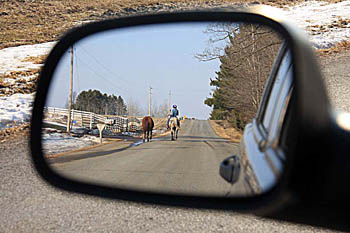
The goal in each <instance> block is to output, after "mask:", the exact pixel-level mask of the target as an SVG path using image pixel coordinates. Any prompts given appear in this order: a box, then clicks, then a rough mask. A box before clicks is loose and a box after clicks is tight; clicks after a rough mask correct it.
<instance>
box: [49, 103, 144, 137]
mask: <svg viewBox="0 0 350 233" xmlns="http://www.w3.org/2000/svg"><path fill="white" fill-rule="evenodd" d="M44 118H45V119H46V120H50V121H55V122H58V123H62V124H67V119H68V109H65V108H54V107H45V108H44ZM71 119H72V125H73V126H76V127H85V128H90V129H93V128H96V125H97V124H99V123H102V124H106V129H107V130H110V131H112V132H135V131H138V130H141V124H142V118H139V117H122V116H115V115H99V114H95V113H93V112H86V111H78V110H74V109H73V110H72V111H71Z"/></svg>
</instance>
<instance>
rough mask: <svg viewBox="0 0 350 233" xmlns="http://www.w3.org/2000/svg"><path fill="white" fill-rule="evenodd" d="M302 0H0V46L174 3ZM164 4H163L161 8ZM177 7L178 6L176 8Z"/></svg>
mask: <svg viewBox="0 0 350 233" xmlns="http://www.w3.org/2000/svg"><path fill="white" fill-rule="evenodd" d="M326 1H327V2H340V0H326ZM300 2H303V1H302V0H247V1H242V0H215V1H213V0H138V1H136V0H94V1H92V0H75V1H71V0H46V1H44V0H6V1H4V0H0V3H1V4H0V25H1V30H0V49H2V48H6V47H12V46H18V45H24V44H36V43H43V42H48V41H55V40H57V39H58V38H59V37H60V36H61V35H62V34H63V33H64V32H65V31H67V30H68V29H69V28H72V27H73V26H74V25H76V24H77V23H79V22H81V21H85V20H99V19H105V18H108V17H119V16H122V15H131V14H137V13H140V12H142V11H148V12H152V11H158V10H159V9H163V10H167V9H168V8H169V9H174V8H175V9H176V8H178V5H181V6H183V5H185V6H190V7H191V6H193V8H196V7H198V6H200V5H201V4H202V5H205V6H206V7H210V6H214V5H215V4H216V5H217V4H227V3H229V4H238V3H255V4H267V5H273V6H277V7H283V6H285V5H293V4H296V3H300ZM163 6H166V7H163ZM179 9H180V8H179Z"/></svg>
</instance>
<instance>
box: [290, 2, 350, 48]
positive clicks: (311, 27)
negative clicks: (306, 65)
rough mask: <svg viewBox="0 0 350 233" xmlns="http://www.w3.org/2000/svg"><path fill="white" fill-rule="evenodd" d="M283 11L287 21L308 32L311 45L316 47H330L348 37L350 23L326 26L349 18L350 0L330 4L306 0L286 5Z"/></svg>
mask: <svg viewBox="0 0 350 233" xmlns="http://www.w3.org/2000/svg"><path fill="white" fill-rule="evenodd" d="M284 13H285V16H286V17H287V18H288V20H289V21H291V22H292V23H294V24H296V25H297V26H298V27H300V28H301V29H303V30H304V31H305V32H307V33H308V35H309V39H310V41H311V43H312V45H313V46H314V47H315V48H317V49H319V48H330V47H332V46H333V45H335V44H337V43H339V42H341V41H343V40H349V39H350V23H347V24H344V25H342V26H341V27H339V25H338V26H336V25H335V26H333V27H328V26H329V25H332V24H335V23H337V22H339V20H348V19H350V1H343V2H339V3H332V4H330V3H327V2H322V1H307V2H304V3H301V4H299V5H295V6H291V7H286V9H284ZM320 26H324V27H322V28H321V27H320Z"/></svg>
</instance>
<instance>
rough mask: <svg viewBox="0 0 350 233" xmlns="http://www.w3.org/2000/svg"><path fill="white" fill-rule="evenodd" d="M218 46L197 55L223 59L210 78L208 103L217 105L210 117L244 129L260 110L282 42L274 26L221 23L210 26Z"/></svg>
mask: <svg viewBox="0 0 350 233" xmlns="http://www.w3.org/2000/svg"><path fill="white" fill-rule="evenodd" d="M206 33H209V34H210V35H211V38H210V40H209V42H210V43H211V44H212V45H213V46H214V45H215V44H218V43H219V42H223V41H225V42H226V44H225V46H221V47H220V46H216V47H215V46H214V47H212V48H208V49H206V50H205V51H204V52H203V53H202V54H197V55H196V57H197V58H198V59H199V60H200V61H210V60H213V59H219V60H220V63H221V64H220V70H219V71H217V72H216V76H215V77H214V78H213V79H210V85H211V86H212V87H214V90H213V92H212V93H211V97H208V98H206V99H205V101H204V103H205V104H206V105H208V106H210V107H213V109H212V112H211V114H210V119H213V120H228V121H229V122H230V123H231V124H232V125H233V126H234V127H235V128H237V129H239V130H242V129H243V128H244V126H245V125H246V124H247V123H248V122H250V121H251V120H252V119H253V118H254V117H255V116H256V113H257V110H258V107H259V104H260V100H261V97H262V95H263V91H264V87H265V84H266V81H267V79H268V77H269V74H270V72H271V69H272V65H273V62H274V60H275V58H276V56H277V54H278V50H279V48H280V46H281V44H282V39H281V37H280V36H279V35H278V34H277V33H276V32H274V31H273V30H272V29H270V28H267V27H264V26H262V25H257V24H227V23H218V24H215V25H211V26H209V27H208V28H207V30H206Z"/></svg>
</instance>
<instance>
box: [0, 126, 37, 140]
mask: <svg viewBox="0 0 350 233" xmlns="http://www.w3.org/2000/svg"><path fill="white" fill-rule="evenodd" d="M29 128H30V123H25V124H21V125H13V126H12V127H11V128H6V129H3V130H0V143H1V142H5V141H7V140H13V139H16V138H18V137H21V136H28V135H29Z"/></svg>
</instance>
